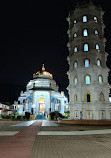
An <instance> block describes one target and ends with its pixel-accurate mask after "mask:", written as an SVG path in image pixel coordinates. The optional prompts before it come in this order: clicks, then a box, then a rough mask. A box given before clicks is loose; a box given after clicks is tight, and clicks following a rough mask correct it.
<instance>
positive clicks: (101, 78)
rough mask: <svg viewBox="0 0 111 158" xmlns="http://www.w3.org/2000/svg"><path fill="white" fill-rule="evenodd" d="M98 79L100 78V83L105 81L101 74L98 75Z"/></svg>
mask: <svg viewBox="0 0 111 158" xmlns="http://www.w3.org/2000/svg"><path fill="white" fill-rule="evenodd" d="M98 80H99V83H103V77H102V76H101V75H100V76H99V77H98Z"/></svg>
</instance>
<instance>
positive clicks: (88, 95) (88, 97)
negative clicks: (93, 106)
mask: <svg viewBox="0 0 111 158" xmlns="http://www.w3.org/2000/svg"><path fill="white" fill-rule="evenodd" d="M86 98H87V102H91V95H90V94H87V96H86Z"/></svg>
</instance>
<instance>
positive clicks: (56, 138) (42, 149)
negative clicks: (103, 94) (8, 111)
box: [0, 120, 111, 158]
mask: <svg viewBox="0 0 111 158" xmlns="http://www.w3.org/2000/svg"><path fill="white" fill-rule="evenodd" d="M5 123H6V126H5ZM27 126H28V127H27ZM0 131H1V132H2V134H3V133H4V134H3V135H1V136H0V158H110V157H111V134H109V133H108V131H109V132H110V131H111V126H80V125H79V126H78V125H63V124H58V123H57V122H53V121H46V120H44V121H41V120H38V121H28V122H1V121H0ZM100 131H102V134H101V132H100ZM104 131H107V134H104ZM10 132H12V136H8V135H7V136H6V135H5V134H6V133H7V134H9V133H10ZM14 132H18V133H17V134H16V133H15V134H14ZM48 132H49V134H48V135H47V133H48ZM40 133H42V135H41V134H40ZM66 133H67V135H66ZM71 133H72V134H71ZM74 133H75V135H74ZM80 133H81V135H80ZM84 133H85V135H84ZM86 134H87V135H86Z"/></svg>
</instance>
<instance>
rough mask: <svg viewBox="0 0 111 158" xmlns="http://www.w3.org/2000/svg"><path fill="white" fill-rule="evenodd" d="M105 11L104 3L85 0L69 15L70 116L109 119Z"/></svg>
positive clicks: (74, 117) (72, 117)
mask: <svg viewBox="0 0 111 158" xmlns="http://www.w3.org/2000/svg"><path fill="white" fill-rule="evenodd" d="M103 15H104V12H103V11H102V8H101V7H97V6H95V5H94V4H93V3H92V1H89V2H88V3H86V2H85V1H84V0H82V1H81V2H79V3H77V5H76V7H75V10H74V11H72V12H70V14H69V17H68V18H67V20H68V22H69V29H68V36H69V43H68V45H67V46H68V49H69V56H68V63H69V71H68V72H67V74H68V78H69V86H68V88H67V89H68V91H69V97H70V103H69V104H70V111H71V119H86V120H89V119H93V120H102V119H104V120H105V119H110V104H109V90H110V85H109V84H108V73H109V69H108V67H107V65H106V61H107V56H108V54H107V53H106V51H105V42H106V39H105V37H104V28H105V25H104V23H103Z"/></svg>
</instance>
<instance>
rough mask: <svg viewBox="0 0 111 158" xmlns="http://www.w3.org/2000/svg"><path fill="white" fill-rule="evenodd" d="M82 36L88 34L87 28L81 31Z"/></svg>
mask: <svg viewBox="0 0 111 158" xmlns="http://www.w3.org/2000/svg"><path fill="white" fill-rule="evenodd" d="M83 36H85V37H86V36H88V30H87V29H85V30H84V31H83Z"/></svg>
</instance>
